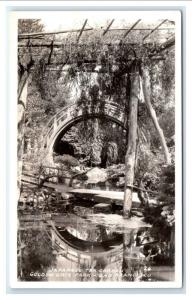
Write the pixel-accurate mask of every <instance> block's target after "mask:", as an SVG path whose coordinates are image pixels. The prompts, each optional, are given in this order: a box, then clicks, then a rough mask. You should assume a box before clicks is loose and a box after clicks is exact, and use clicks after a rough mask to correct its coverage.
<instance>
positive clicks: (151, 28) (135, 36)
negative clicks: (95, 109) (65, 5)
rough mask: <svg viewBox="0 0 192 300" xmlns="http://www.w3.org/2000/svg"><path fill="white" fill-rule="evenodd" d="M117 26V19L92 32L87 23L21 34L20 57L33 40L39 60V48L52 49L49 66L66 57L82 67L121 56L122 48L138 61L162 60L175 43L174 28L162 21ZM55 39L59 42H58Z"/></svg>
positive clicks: (60, 62)
mask: <svg viewBox="0 0 192 300" xmlns="http://www.w3.org/2000/svg"><path fill="white" fill-rule="evenodd" d="M114 26H115V19H112V20H111V21H110V22H108V24H107V26H106V27H101V28H99V29H98V28H92V27H90V26H88V19H86V20H85V21H84V22H83V25H82V27H81V28H79V29H70V30H62V31H56V32H35V33H23V34H19V35H18V40H19V43H18V48H19V56H20V55H22V51H21V50H22V48H27V47H29V40H30V48H31V49H32V52H33V56H34V58H36V59H37V58H38V57H39V56H40V55H41V54H40V51H39V48H41V49H44V48H45V49H52V50H51V51H52V60H51V61H50V60H49V65H50V64H56V65H59V64H62V63H63V58H66V57H68V58H69V59H68V63H74V60H75V59H76V60H78V62H79V63H81V64H88V63H95V62H96V60H97V59H98V56H99V55H101V54H103V53H105V52H108V53H111V54H112V52H113V53H114V52H118V51H119V48H120V47H121V49H123V47H124V49H125V48H127V47H129V48H132V49H133V50H134V51H135V53H136V58H137V59H143V58H150V59H151V60H155V59H157V60H160V59H163V56H162V51H163V50H166V49H168V48H169V47H171V46H173V45H174V43H175V37H174V32H175V25H174V22H173V21H169V20H167V19H164V20H159V21H157V22H156V24H154V23H151V24H150V23H149V22H148V23H146V22H144V21H143V22H142V19H138V20H136V21H135V22H133V24H130V23H129V26H126V27H124V28H118V27H114ZM56 36H58V38H55V37H56ZM78 51H79V53H81V56H82V59H81V58H80V57H76V58H75V56H74V54H75V53H76V54H77V52H78ZM91 51H92V52H91ZM160 54H161V56H160ZM54 56H55V58H56V59H55V60H54ZM129 59H130V57H127V60H129ZM131 59H132V58H131ZM56 60H57V61H56Z"/></svg>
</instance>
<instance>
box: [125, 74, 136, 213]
mask: <svg viewBox="0 0 192 300" xmlns="http://www.w3.org/2000/svg"><path fill="white" fill-rule="evenodd" d="M139 80H140V79H139V72H137V71H136V70H135V72H134V73H132V75H131V90H130V100H129V130H128V148H127V152H126V157H125V168H126V170H125V189H124V206H123V216H124V218H129V217H130V211H131V206H132V192H133V191H132V185H133V183H134V176H135V174H134V173H135V158H136V143H137V112H138V99H139V93H140V81H139Z"/></svg>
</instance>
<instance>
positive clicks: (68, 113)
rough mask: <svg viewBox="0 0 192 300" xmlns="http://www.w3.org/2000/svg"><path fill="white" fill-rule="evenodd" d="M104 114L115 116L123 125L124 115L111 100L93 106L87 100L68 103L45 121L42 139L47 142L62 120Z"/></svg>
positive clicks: (61, 123)
mask: <svg viewBox="0 0 192 300" xmlns="http://www.w3.org/2000/svg"><path fill="white" fill-rule="evenodd" d="M86 113H87V114H88V115H90V114H101V115H102V114H104V115H108V116H109V117H113V118H114V119H115V118H116V119H117V120H119V122H121V123H122V124H123V125H124V124H125V115H124V112H123V111H122V109H121V108H120V106H119V105H118V104H117V103H114V102H112V101H103V102H102V101H100V102H98V103H97V105H95V106H93V105H92V103H91V102H87V103H86V105H85V106H84V105H80V106H78V104H77V103H74V104H71V105H68V106H66V107H64V108H63V109H62V110H60V111H59V112H58V113H57V114H56V115H55V116H54V117H52V119H51V120H50V121H49V122H48V123H47V126H46V130H45V132H44V133H43V137H44V140H46V143H47V144H48V143H49V140H50V139H51V137H52V135H53V134H54V133H55V131H56V130H57V129H58V128H59V127H60V126H62V125H63V123H64V121H66V122H67V121H70V118H71V119H74V118H75V117H78V116H81V115H83V114H85V115H86Z"/></svg>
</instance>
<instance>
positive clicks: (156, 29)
mask: <svg viewBox="0 0 192 300" xmlns="http://www.w3.org/2000/svg"><path fill="white" fill-rule="evenodd" d="M165 22H167V19H165V20H163V21H162V22H161V23H160V24H159V25H157V26H156V27H155V28H154V29H152V30H151V32H149V33H148V34H147V35H146V36H144V38H143V41H144V40H146V38H148V37H149V36H150V35H151V34H152V33H153V32H154V31H156V30H157V29H158V28H159V27H160V26H161V25H163V24H164V23H165Z"/></svg>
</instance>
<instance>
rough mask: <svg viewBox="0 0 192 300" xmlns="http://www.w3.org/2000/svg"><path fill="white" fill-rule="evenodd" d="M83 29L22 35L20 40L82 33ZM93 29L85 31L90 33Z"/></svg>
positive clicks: (19, 35)
mask: <svg viewBox="0 0 192 300" xmlns="http://www.w3.org/2000/svg"><path fill="white" fill-rule="evenodd" d="M81 30H82V28H81V29H71V30H62V31H55V32H54V31H53V32H32V33H20V34H18V38H19V39H26V38H37V37H42V36H44V35H54V34H61V33H73V32H81ZM90 30H93V28H84V29H83V31H90Z"/></svg>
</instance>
